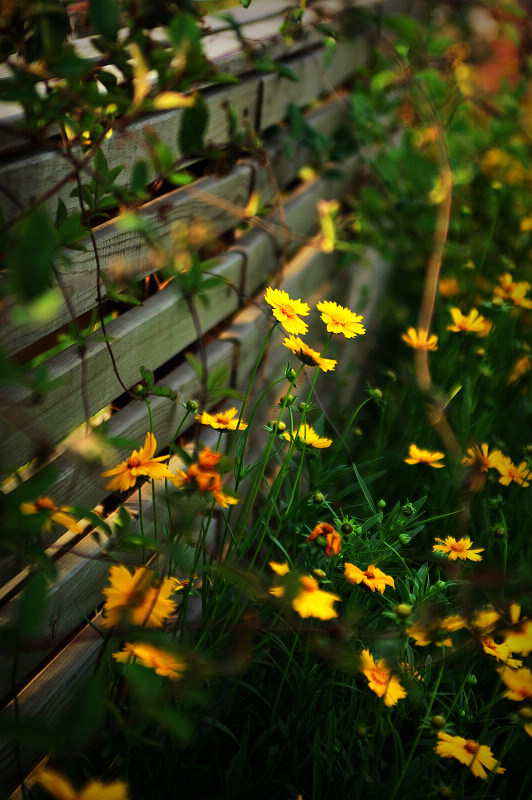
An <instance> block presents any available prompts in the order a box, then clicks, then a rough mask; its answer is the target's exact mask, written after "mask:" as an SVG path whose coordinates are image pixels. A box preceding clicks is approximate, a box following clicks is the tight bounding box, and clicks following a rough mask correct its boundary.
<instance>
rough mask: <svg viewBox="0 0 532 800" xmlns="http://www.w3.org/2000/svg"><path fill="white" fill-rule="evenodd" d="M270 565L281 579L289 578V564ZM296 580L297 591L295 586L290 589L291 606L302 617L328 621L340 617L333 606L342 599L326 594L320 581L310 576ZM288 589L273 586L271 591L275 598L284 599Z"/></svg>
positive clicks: (335, 595) (329, 593)
mask: <svg viewBox="0 0 532 800" xmlns="http://www.w3.org/2000/svg"><path fill="white" fill-rule="evenodd" d="M269 564H270V567H271V568H272V570H273V571H274V572H275V573H276V574H277V575H279V576H280V577H284V578H286V576H289V573H290V568H289V566H288V564H279V563H277V562H275V561H270V562H269ZM290 577H291V576H290ZM296 580H297V583H296V584H295V590H294V586H291V587H290V589H291V590H292V592H293V594H292V599H291V604H292V608H293V609H294V611H296V612H297V613H298V614H299V616H300V617H303V618H307V617H317V618H318V619H323V620H327V619H334V618H335V617H337V616H338V614H337V612H336V611H335V609H334V607H333V604H334V603H335V601H337V600H341V599H342V598H341V597H339V595H337V594H332V592H324V591H323V589H320V588H319V583H318V581H317V580H316V579H315V578H312V577H311V576H310V575H300V576H299V577H298V578H297V579H296ZM286 588H287V587H285V586H273V587H272V588H271V589H270V590H269V591H270V594H272V595H273V596H274V597H284V595H285V591H286Z"/></svg>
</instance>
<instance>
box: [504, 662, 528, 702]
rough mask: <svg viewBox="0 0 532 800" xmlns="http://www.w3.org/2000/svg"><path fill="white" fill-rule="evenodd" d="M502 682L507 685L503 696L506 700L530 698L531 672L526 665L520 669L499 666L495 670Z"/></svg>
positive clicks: (518, 700)
mask: <svg viewBox="0 0 532 800" xmlns="http://www.w3.org/2000/svg"><path fill="white" fill-rule="evenodd" d="M497 672H498V673H499V675H500V676H501V678H502V681H503V683H504V684H505V685H506V686H507V687H508V689H507V691H506V692H505V693H504V696H505V697H507V698H508V700H516V701H517V702H519V703H520V702H521V701H522V700H532V672H531V671H530V670H529V669H527V668H526V667H522V668H521V669H509V668H508V667H499V669H498V670H497Z"/></svg>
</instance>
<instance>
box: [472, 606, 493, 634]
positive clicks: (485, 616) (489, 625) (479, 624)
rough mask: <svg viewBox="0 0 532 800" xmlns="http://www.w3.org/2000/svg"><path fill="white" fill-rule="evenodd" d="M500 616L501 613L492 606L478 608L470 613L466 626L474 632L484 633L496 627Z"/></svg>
mask: <svg viewBox="0 0 532 800" xmlns="http://www.w3.org/2000/svg"><path fill="white" fill-rule="evenodd" d="M500 618H501V615H500V614H499V612H498V611H495V609H494V608H491V607H490V608H479V609H476V611H474V612H473V613H472V614H471V616H470V618H469V620H468V623H467V627H468V629H469V630H471V631H473V632H474V633H477V634H481V635H485V634H487V633H491V631H493V630H494V629H495V628H496V627H497V623H498V621H499V620H500Z"/></svg>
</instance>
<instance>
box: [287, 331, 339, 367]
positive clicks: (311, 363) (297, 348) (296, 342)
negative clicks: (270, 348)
mask: <svg viewBox="0 0 532 800" xmlns="http://www.w3.org/2000/svg"><path fill="white" fill-rule="evenodd" d="M283 344H284V346H285V347H288V349H289V350H291V351H292V353H295V355H296V356H297V357H298V358H299V360H300V361H301V362H302V363H303V364H305V365H306V366H307V367H319V368H320V369H321V370H322V371H323V372H330V371H332V370H333V369H334V368H335V367H336V363H337V362H336V361H334V360H333V359H332V358H323V357H322V356H321V355H320V354H319V353H318V352H317V351H316V350H313V349H312V348H311V347H309V346H308V344H305V342H303V341H302V340H301V339H298V338H296V337H294V336H290V338H289V339H285V340H284V342H283Z"/></svg>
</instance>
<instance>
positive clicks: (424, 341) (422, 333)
mask: <svg viewBox="0 0 532 800" xmlns="http://www.w3.org/2000/svg"><path fill="white" fill-rule="evenodd" d="M401 339H402V340H403V342H405V343H406V344H407V345H408V346H409V347H413V348H414V350H437V349H438V337H437V336H436V334H435V333H431V334H430V336H429V333H428V331H426V330H425V329H424V328H418V329H417V330H416V329H415V328H408V330H407V332H406V333H403V334H401Z"/></svg>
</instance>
